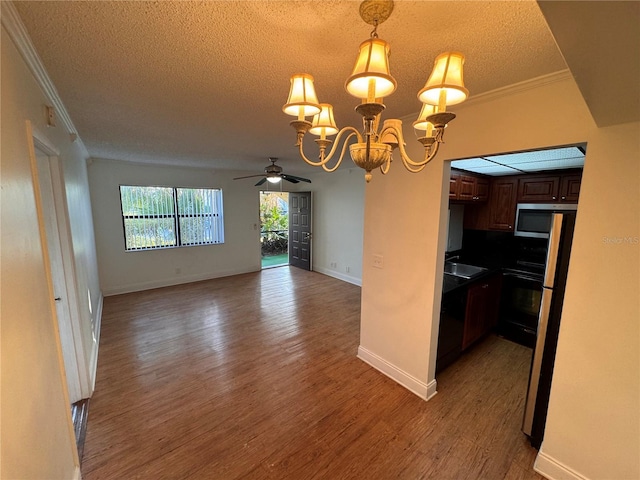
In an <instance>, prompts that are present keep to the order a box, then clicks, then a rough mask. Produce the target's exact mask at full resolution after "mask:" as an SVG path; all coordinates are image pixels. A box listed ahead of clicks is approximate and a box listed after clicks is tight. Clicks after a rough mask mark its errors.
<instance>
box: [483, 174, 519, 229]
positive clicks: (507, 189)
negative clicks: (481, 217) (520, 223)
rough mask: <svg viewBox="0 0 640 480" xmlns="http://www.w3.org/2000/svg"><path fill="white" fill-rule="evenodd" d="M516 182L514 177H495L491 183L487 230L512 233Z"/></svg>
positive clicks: (514, 217)
mask: <svg viewBox="0 0 640 480" xmlns="http://www.w3.org/2000/svg"><path fill="white" fill-rule="evenodd" d="M517 188H518V180H517V179H516V178H515V177H496V178H495V179H493V180H492V182H491V198H490V200H489V221H488V229H489V230H501V231H505V232H513V226H514V224H515V220H516V193H517Z"/></svg>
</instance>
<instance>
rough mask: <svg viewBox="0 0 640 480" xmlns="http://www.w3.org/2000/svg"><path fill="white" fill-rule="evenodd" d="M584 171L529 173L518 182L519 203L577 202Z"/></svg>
mask: <svg viewBox="0 0 640 480" xmlns="http://www.w3.org/2000/svg"><path fill="white" fill-rule="evenodd" d="M581 180H582V173H575V172H573V173H566V174H561V175H549V174H545V175H527V176H526V177H521V178H520V180H519V182H518V198H517V201H518V203H562V202H567V203H577V202H578V195H579V193H580V182H581Z"/></svg>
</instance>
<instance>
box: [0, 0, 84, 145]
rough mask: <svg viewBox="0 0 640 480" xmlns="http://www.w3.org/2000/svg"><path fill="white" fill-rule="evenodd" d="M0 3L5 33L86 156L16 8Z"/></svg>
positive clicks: (0, 13)
mask: <svg viewBox="0 0 640 480" xmlns="http://www.w3.org/2000/svg"><path fill="white" fill-rule="evenodd" d="M0 4H1V6H2V10H1V11H0V21H1V22H2V26H3V27H4V28H5V29H6V30H7V33H8V34H9V36H10V37H11V39H12V40H13V43H14V44H15V46H16V48H17V49H18V52H19V53H20V55H22V58H23V59H24V61H25V63H26V64H27V66H28V67H29V70H30V71H31V73H32V74H33V76H34V78H35V80H36V82H37V84H38V86H40V88H41V90H42V92H43V93H44V96H45V97H46V99H47V101H48V102H49V103H50V104H51V105H52V106H53V108H54V109H55V113H56V117H57V118H58V119H59V120H60V122H61V123H62V124H63V125H64V128H65V129H66V130H67V133H68V134H69V138H70V140H71V141H72V142H77V143H78V144H79V146H80V148H82V150H83V151H84V153H85V154H86V156H87V157H88V156H89V153H88V152H87V149H86V147H85V146H84V144H83V143H82V140H81V139H80V137H79V136H78V130H77V129H76V127H75V125H74V124H73V122H72V121H71V117H70V116H69V113H68V112H67V109H66V108H65V106H64V104H63V103H62V99H61V98H60V95H58V91H57V90H56V87H55V85H54V84H53V82H52V81H51V78H50V77H49V74H48V73H47V70H46V69H45V67H44V65H43V63H42V60H41V59H40V56H39V55H38V52H37V51H36V49H35V47H34V45H33V42H32V41H31V37H29V33H28V32H27V29H26V28H25V26H24V23H22V19H21V18H20V14H19V13H18V10H17V9H16V7H15V5H14V4H13V2H11V1H2V2H0Z"/></svg>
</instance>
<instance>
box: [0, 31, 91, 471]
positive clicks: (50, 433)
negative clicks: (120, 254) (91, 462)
mask: <svg viewBox="0 0 640 480" xmlns="http://www.w3.org/2000/svg"><path fill="white" fill-rule="evenodd" d="M1 45H2V47H1V48H2V68H1V70H2V80H1V88H2V106H1V111H2V113H1V115H2V120H1V136H2V145H1V157H2V163H1V168H2V171H1V183H2V188H1V204H2V206H1V208H2V215H1V222H2V227H1V243H2V249H1V289H2V302H1V307H0V308H1V317H2V324H1V335H0V337H1V376H2V392H1V394H0V405H1V407H0V424H1V426H0V434H1V439H2V440H1V442H0V456H1V458H2V464H1V467H0V477H2V478H7V479H13V478H20V479H42V478H74V476H77V475H78V467H79V463H78V457H77V452H76V447H75V438H74V434H73V426H72V424H71V414H70V405H69V403H68V396H67V393H66V387H65V378H64V369H63V368H64V367H63V363H62V357H61V350H60V342H59V338H58V337H57V324H56V320H55V316H54V305H53V296H52V291H50V288H49V283H48V280H47V273H46V266H45V260H44V250H43V244H42V243H41V236H40V229H39V225H38V216H37V211H36V204H35V197H34V181H33V177H32V171H31V167H30V157H29V141H30V139H29V138H28V135H27V129H26V121H27V120H29V121H30V122H31V123H32V124H33V127H34V128H35V129H37V130H39V131H41V132H44V134H45V135H46V138H47V140H48V141H49V143H51V144H52V145H53V146H55V148H56V149H57V150H59V152H60V157H59V158H60V159H61V160H62V162H63V163H64V166H65V179H67V178H69V179H70V180H69V185H68V186H67V188H68V191H67V194H68V195H71V196H72V197H73V201H74V202H77V204H76V205H74V206H73V207H72V208H71V209H70V213H71V214H72V215H73V216H74V218H73V219H72V228H73V229H74V230H75V232H76V233H77V237H76V238H74V242H73V250H74V261H75V263H76V265H77V267H78V272H77V273H78V279H79V282H82V285H83V286H85V287H87V288H89V289H92V292H93V299H92V300H93V301H94V302H95V303H94V304H93V307H92V308H93V311H94V312H96V310H97V309H98V308H97V307H98V304H99V299H100V293H99V290H98V289H97V283H98V282H97V271H96V266H95V265H94V264H93V262H92V258H93V256H94V253H93V252H94V247H93V245H92V236H91V235H89V234H87V232H89V231H90V230H91V223H90V217H89V218H88V219H87V216H86V213H83V212H85V211H86V210H85V209H88V208H89V207H88V198H87V197H86V195H85V194H84V193H83V192H86V185H82V172H83V164H84V152H83V149H82V148H81V146H80V145H79V144H78V143H77V142H75V143H74V142H72V141H71V139H70V137H69V134H68V133H67V132H66V131H65V130H64V128H62V127H47V126H46V125H45V114H44V113H45V111H44V106H45V105H46V104H48V101H47V99H46V98H45V96H44V95H43V93H42V91H41V89H40V87H39V86H38V84H37V83H36V81H35V79H34V77H33V76H32V74H31V73H30V71H29V69H28V67H27V66H26V64H25V63H24V61H23V59H22V57H21V56H20V54H19V53H18V51H17V49H16V47H15V45H14V43H13V41H12V40H11V38H10V37H9V35H8V34H7V31H6V29H5V27H4V23H3V27H2V40H1ZM76 180H77V183H75V182H76ZM84 296H85V298H87V294H86V291H85V293H84ZM83 305H84V306H85V308H84V309H85V310H86V311H85V312H84V314H85V317H84V318H83V327H84V328H85V332H88V334H89V335H91V318H90V317H89V301H88V298H87V299H86V301H85V303H84V304H83ZM87 347H88V346H87Z"/></svg>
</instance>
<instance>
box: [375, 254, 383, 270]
mask: <svg viewBox="0 0 640 480" xmlns="http://www.w3.org/2000/svg"><path fill="white" fill-rule="evenodd" d="M373 266H374V267H376V268H382V255H374V256H373Z"/></svg>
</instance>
